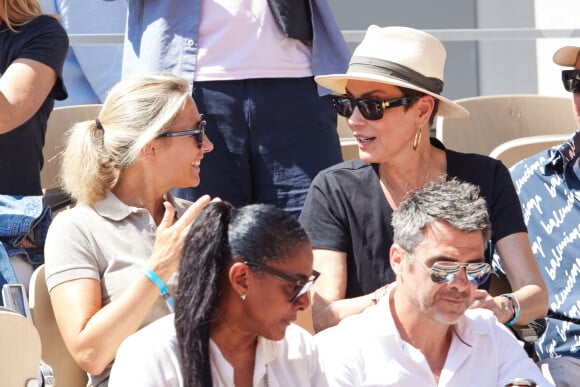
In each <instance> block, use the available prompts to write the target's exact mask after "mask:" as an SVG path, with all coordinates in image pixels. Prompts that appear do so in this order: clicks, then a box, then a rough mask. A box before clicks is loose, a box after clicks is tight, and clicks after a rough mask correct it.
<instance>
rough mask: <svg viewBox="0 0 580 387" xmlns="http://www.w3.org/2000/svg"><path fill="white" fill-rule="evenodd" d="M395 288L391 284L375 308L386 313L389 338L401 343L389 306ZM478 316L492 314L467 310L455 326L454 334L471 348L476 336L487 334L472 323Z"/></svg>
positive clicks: (479, 310) (477, 310)
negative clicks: (392, 337)
mask: <svg viewBox="0 0 580 387" xmlns="http://www.w3.org/2000/svg"><path fill="white" fill-rule="evenodd" d="M395 287H396V283H392V284H391V285H390V286H389V287H388V290H387V295H386V296H385V297H383V298H381V301H380V302H379V303H378V304H377V307H379V308H381V309H383V310H382V311H381V313H386V315H387V321H386V324H387V326H388V331H389V332H390V336H394V337H395V338H396V340H398V341H399V342H400V343H402V340H403V339H401V335H400V333H399V330H398V328H397V327H396V325H395V321H394V320H393V314H392V313H391V306H390V302H389V300H390V298H391V297H392V294H393V289H394V288H395ZM479 314H484V315H485V314H490V315H491V314H492V312H490V311H488V310H486V309H479V308H478V309H467V310H466V311H465V314H464V315H463V316H461V318H460V319H459V321H458V322H457V324H455V334H456V335H457V336H458V338H459V339H460V340H461V342H463V343H464V344H466V345H468V346H470V347H471V346H473V344H474V343H475V342H476V341H477V337H478V336H483V335H487V332H486V330H485V329H484V328H482V327H481V326H479V324H478V323H474V321H473V317H474V316H477V315H479ZM380 323H381V324H384V320H381V321H380ZM381 331H385V329H384V328H381Z"/></svg>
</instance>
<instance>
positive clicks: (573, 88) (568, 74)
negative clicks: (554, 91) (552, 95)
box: [562, 70, 580, 93]
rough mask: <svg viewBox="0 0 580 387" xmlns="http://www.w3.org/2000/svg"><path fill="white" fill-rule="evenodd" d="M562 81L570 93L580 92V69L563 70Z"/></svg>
mask: <svg viewBox="0 0 580 387" xmlns="http://www.w3.org/2000/svg"><path fill="white" fill-rule="evenodd" d="M562 83H564V89H566V90H567V91H569V92H570V93H580V70H563V71H562Z"/></svg>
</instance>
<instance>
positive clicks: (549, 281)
mask: <svg viewBox="0 0 580 387" xmlns="http://www.w3.org/2000/svg"><path fill="white" fill-rule="evenodd" d="M579 53H580V47H574V46H566V47H562V48H560V49H559V50H558V51H556V53H555V54H554V58H553V60H554V62H555V63H556V64H558V65H561V66H566V67H572V69H566V70H563V71H562V81H563V83H564V88H565V89H566V90H567V91H569V92H571V93H573V94H572V95H573V101H574V104H573V106H574V114H575V117H576V121H577V123H580V56H579V55H578V54H579ZM546 114H550V113H549V112H546ZM579 149H580V130H576V131H575V132H574V133H573V134H572V135H571V136H570V138H569V139H568V140H567V141H565V142H564V143H563V144H561V145H560V146H556V147H553V148H550V149H546V150H544V151H542V152H540V153H537V154H535V155H533V156H531V157H529V158H527V159H524V160H522V161H521V162H519V163H518V164H516V165H515V166H514V167H513V168H512V170H511V175H512V179H513V182H514V185H515V187H516V191H517V193H518V195H519V198H520V202H521V205H522V211H523V214H524V221H525V223H526V226H527V228H528V236H529V238H530V242H531V244H532V250H533V252H534V255H535V257H536V260H537V262H538V265H539V267H540V271H541V273H542V275H543V277H544V281H545V283H546V286H547V288H548V294H549V304H548V305H549V309H548V316H547V317H546V323H547V324H546V330H545V332H544V333H543V334H542V336H541V337H540V338H539V339H538V340H537V342H536V352H537V355H538V357H539V359H540V363H539V364H540V366H541V368H542V370H543V371H544V374H545V375H547V376H550V377H551V378H552V379H553V380H554V382H555V383H556V385H557V386H564V387H566V386H578V384H579V383H580V286H578V283H577V282H578V280H579V279H580V278H579V277H580V161H579V160H580V152H579V151H578V150H579Z"/></svg>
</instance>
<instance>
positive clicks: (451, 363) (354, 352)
mask: <svg viewBox="0 0 580 387" xmlns="http://www.w3.org/2000/svg"><path fill="white" fill-rule="evenodd" d="M392 288H394V286H391V287H390V290H389V294H388V297H383V298H382V300H381V302H380V303H379V304H377V305H376V306H372V307H370V308H367V309H366V310H365V311H364V312H363V313H361V314H359V315H355V316H351V317H348V318H346V319H344V320H343V321H342V322H341V323H340V324H339V325H338V326H336V327H333V328H329V329H326V330H324V331H322V332H321V333H319V334H317V335H316V336H315V341H316V342H317V344H318V349H319V353H320V357H321V360H322V362H323V367H324V369H325V370H326V373H327V376H328V383H329V385H330V386H349V387H351V386H352V387H354V386H421V387H428V386H441V387H443V386H446V387H452V386H453V387H454V386H457V387H466V386H486V387H492V386H501V387H503V386H504V385H505V384H507V383H508V381H509V380H510V379H514V378H516V377H520V378H529V379H533V380H534V381H536V382H537V383H538V386H551V385H552V384H550V383H548V382H547V381H546V380H545V379H544V378H543V377H542V374H541V373H540V370H539V369H538V367H536V365H535V364H534V362H533V361H532V360H531V359H530V358H529V357H528V356H527V354H526V353H525V351H524V350H523V349H522V347H521V345H520V344H519V343H518V341H517V340H516V339H515V338H514V336H512V334H511V333H510V332H509V331H508V330H507V329H506V328H505V327H504V326H503V325H502V324H500V323H498V321H497V319H496V318H495V316H494V315H493V313H492V312H490V311H489V310H485V309H469V310H467V311H466V313H465V315H464V317H463V318H462V319H461V320H460V321H459V322H458V323H457V324H456V326H455V333H456V334H454V335H453V339H452V341H451V346H450V348H449V353H448V355H447V359H446V361H445V365H444V367H443V370H442V371H441V375H440V378H439V384H436V383H435V378H434V377H433V374H432V373H431V369H430V367H429V364H428V363H427V360H426V359H425V357H424V356H423V354H422V353H421V352H420V351H419V350H418V349H416V348H415V347H413V346H412V345H410V344H409V343H407V342H405V341H403V340H402V339H401V336H400V335H399V332H398V330H397V328H396V325H395V323H394V321H393V318H392V315H391V311H390V306H389V298H390V297H391V291H392Z"/></svg>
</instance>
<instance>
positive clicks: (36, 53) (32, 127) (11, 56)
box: [0, 15, 68, 195]
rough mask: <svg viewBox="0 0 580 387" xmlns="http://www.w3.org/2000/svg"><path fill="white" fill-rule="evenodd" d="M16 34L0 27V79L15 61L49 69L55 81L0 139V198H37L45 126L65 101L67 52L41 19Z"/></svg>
mask: <svg viewBox="0 0 580 387" xmlns="http://www.w3.org/2000/svg"><path fill="white" fill-rule="evenodd" d="M17 31H18V32H12V31H11V30H9V29H8V28H7V27H6V25H5V24H4V23H1V24H0V75H1V74H4V72H5V71H6V69H7V68H8V66H10V64H11V63H12V62H14V61H15V60H16V59H32V60H35V61H38V62H41V63H44V64H45V65H47V66H50V67H51V68H52V69H53V70H54V71H55V72H56V74H57V81H56V83H55V85H54V87H53V88H52V90H51V92H50V93H49V95H48V96H47V98H46V99H45V101H44V102H43V104H42V106H41V107H40V109H39V110H38V111H37V112H36V113H35V114H34V115H33V116H32V117H31V118H30V119H29V120H28V121H26V122H25V123H24V124H22V125H21V126H19V127H17V128H15V129H13V130H11V131H10V132H8V133H5V134H2V135H0V194H5V195H41V194H42V189H41V187H40V170H41V168H42V165H43V158H42V147H43V146H44V138H45V134H46V123H47V120H48V116H49V114H50V112H51V111H52V108H53V107H54V100H55V99H57V100H63V99H65V98H66V97H67V92H66V89H65V87H64V84H63V80H62V67H63V64H64V60H65V57H66V54H67V51H68V36H67V34H66V31H65V30H64V29H63V28H62V26H61V25H60V24H59V23H58V21H57V20H56V19H54V18H52V17H50V16H45V15H42V16H39V17H36V18H34V19H33V20H32V21H30V22H29V23H27V24H25V25H24V26H22V27H19V28H18V29H17Z"/></svg>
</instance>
